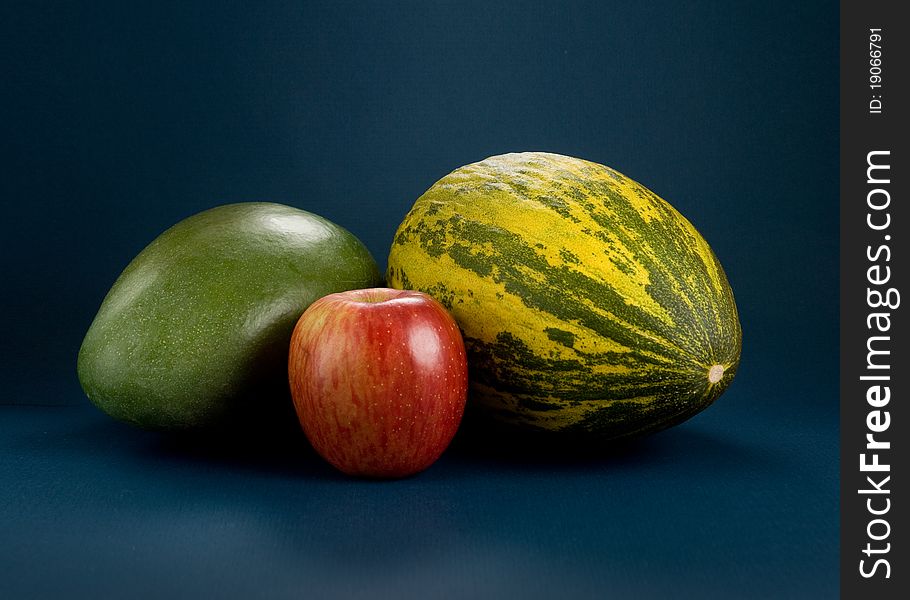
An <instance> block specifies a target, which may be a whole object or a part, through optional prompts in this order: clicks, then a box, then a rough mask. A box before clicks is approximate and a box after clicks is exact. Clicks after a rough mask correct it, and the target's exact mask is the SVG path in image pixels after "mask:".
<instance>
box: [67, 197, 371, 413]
mask: <svg viewBox="0 0 910 600" xmlns="http://www.w3.org/2000/svg"><path fill="white" fill-rule="evenodd" d="M379 282H380V276H379V272H378V269H377V266H376V263H375V262H374V260H373V258H372V257H371V256H370V253H369V251H368V250H367V249H366V248H365V247H364V245H363V244H362V243H361V242H360V241H359V240H358V239H357V238H355V237H354V236H353V235H352V234H351V233H349V232H348V231H346V230H345V229H342V228H341V227H339V226H338V225H335V224H334V223H331V222H330V221H327V220H326V219H323V218H322V217H319V216H316V215H313V214H311V213H308V212H305V211H302V210H298V209H295V208H291V207H288V206H283V205H280V204H270V203H243V204H229V205H225V206H219V207H217V208H213V209H211V210H207V211H205V212H202V213H199V214H197V215H195V216H192V217H190V218H188V219H185V220H183V221H181V222H180V223H178V224H176V225H174V226H173V227H171V228H170V229H168V230H167V231H165V232H164V233H163V234H161V235H160V236H159V237H158V238H157V239H155V240H154V241H153V242H152V243H151V244H149V245H148V246H147V247H146V248H145V249H144V250H143V251H142V252H141V253H140V254H139V255H138V256H137V257H136V258H135V259H133V261H132V262H131V263H130V264H129V265H128V266H127V267H126V269H125V270H124V271H123V273H122V274H121V275H120V277H119V278H118V279H117V281H116V282H115V283H114V286H113V287H112V288H111V290H110V292H108V294H107V297H105V299H104V302H103V303H102V304H101V308H100V309H99V310H98V314H97V315H96V316H95V320H94V321H93V322H92V324H91V327H89V330H88V333H86V335H85V340H84V341H83V342H82V347H81V348H80V350H79V358H78V373H79V381H80V383H81V384H82V389H83V390H85V393H86V395H87V396H88V397H89V399H91V401H92V402H93V403H94V404H95V405H96V406H98V408H100V409H101V410H103V411H104V412H106V413H108V414H109V415H111V416H112V417H115V418H117V419H121V420H123V421H127V422H129V423H132V424H134V425H138V426H140V427H144V428H148V429H165V430H185V429H199V428H219V427H222V426H226V425H230V424H232V423H237V422H242V423H244V424H250V423H252V422H255V421H262V420H264V421H266V422H272V421H271V420H273V419H274V418H275V417H276V416H277V415H288V417H287V418H288V419H290V420H291V422H296V421H295V417H294V412H293V405H292V403H291V401H290V396H289V391H288V383H287V356H288V346H289V343H290V337H291V332H292V330H293V328H294V324H295V323H296V322H297V319H298V318H299V317H300V315H301V314H302V313H303V311H304V310H305V309H306V308H307V307H308V306H309V305H310V304H311V303H312V302H313V301H314V300H316V299H318V298H321V297H322V296H324V295H326V294H330V293H333V292H340V291H344V290H349V289H354V288H365V287H373V286H376V285H378V284H379Z"/></svg>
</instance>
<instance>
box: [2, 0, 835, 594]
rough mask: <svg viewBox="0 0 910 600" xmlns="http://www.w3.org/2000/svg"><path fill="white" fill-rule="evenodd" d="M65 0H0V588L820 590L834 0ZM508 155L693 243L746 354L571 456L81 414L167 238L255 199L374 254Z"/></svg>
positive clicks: (826, 450)
mask: <svg viewBox="0 0 910 600" xmlns="http://www.w3.org/2000/svg"><path fill="white" fill-rule="evenodd" d="M83 4H84V5H83V6H79V5H78V3H62V2H21V3H19V2H12V3H9V2H7V3H5V4H4V6H3V8H2V9H0V34H2V35H0V61H2V63H0V64H2V67H3V84H2V88H0V99H2V100H0V101H2V104H0V110H2V116H0V127H2V129H0V139H2V145H0V152H2V153H3V154H2V163H0V168H2V178H0V185H2V194H0V198H2V202H3V209H4V211H3V212H4V217H5V218H4V223H3V225H2V237H0V268H2V280H3V287H2V296H0V297H2V309H3V313H4V319H2V321H0V322H2V324H0V327H2V331H0V352H2V362H0V370H2V371H0V374H2V378H3V379H2V381H3V382H4V384H5V391H4V392H3V394H2V396H0V404H2V405H4V406H0V596H5V597H17V596H20V595H31V594H30V593H29V592H34V594H35V595H45V594H47V595H56V594H58V593H60V592H62V591H64V590H68V589H71V590H73V591H74V592H76V593H86V594H88V593H92V592H98V591H101V592H109V593H116V594H120V595H123V594H126V593H127V592H132V591H134V588H135V587H136V586H138V587H139V589H140V590H145V591H146V592H147V593H148V594H149V595H157V594H161V593H166V592H177V593H178V595H184V596H185V595H190V594H192V593H201V592H202V591H204V590H208V591H215V592H217V594H219V595H221V596H222V597H223V596H230V595H233V594H237V595H240V596H250V595H256V594H259V593H261V594H263V595H277V596H285V595H292V594H294V593H297V592H300V591H301V590H303V591H306V590H312V591H317V592H322V593H330V592H340V593H344V594H346V595H355V596H358V595H362V596H367V597H371V596H372V595H374V594H379V595H383V594H386V593H391V592H403V593H407V592H411V593H420V592H427V593H430V592H433V593H439V594H440V595H472V596H473V595H478V594H479V595H481V596H498V595H502V594H504V593H505V592H507V591H523V592H525V593H526V594H529V595H530V596H532V597H533V596H539V597H552V596H553V595H555V594H557V593H559V592H561V591H562V590H565V591H566V592H568V593H569V594H574V595H578V596H591V597H611V596H612V597H620V598H623V597H631V596H632V595H634V596H635V597H652V596H658V597H659V596H663V595H666V594H670V593H672V594H674V595H677V596H680V597H705V596H713V595H734V596H738V597H749V596H754V597H768V596H774V597H801V598H805V597H831V596H832V595H834V594H835V593H836V590H837V564H838V562H837V554H838V547H837V545H838V531H837V519H838V516H837V512H838V503H837V487H838V474H837V471H838V464H837V461H838V458H837V456H838V452H837V435H838V433H837V429H838V422H837V418H838V410H837V406H838V404H837V402H838V401H837V397H838V396H837V383H836V376H835V374H836V372H837V339H838V338H837V320H836V319H837V309H838V307H837V293H836V289H837V288H836V286H837V274H836V269H837V242H838V237H837V234H838V231H837V216H836V215H837V207H838V204H837V198H838V187H837V180H838V170H837V169H838V166H837V162H838V132H837V118H838V103H837V98H838V75H837V73H838V46H837V35H838V5H837V3H832V2H801V3H791V2H783V1H767V0H765V1H762V2H737V3H727V2H721V1H715V2H687V3H678V2H642V3H637V2H589V3H587V2H550V3H542V2H528V3H502V2H482V3H478V2H455V3H435V2H429V3H428V2H389V3H350V2H324V3H314V2H270V3H252V2H251V3H238V2H225V3H216V2H193V3H165V2H133V3H119V2H94V3H83ZM522 150H546V151H550V152H558V153H562V154H568V155H573V156H578V157H581V158H586V159H589V160H593V161H596V162H601V163H604V164H607V165H610V166H612V167H614V168H616V169H618V170H620V171H622V172H623V173H625V174H627V175H629V176H631V177H633V178H634V179H637V180H638V181H640V182H642V183H644V184H645V185H647V186H648V187H650V188H651V189H652V190H654V191H655V192H657V193H658V194H659V195H661V196H662V197H664V198H665V199H667V200H669V201H670V202H671V203H672V204H674V205H675V206H676V207H677V208H678V209H679V210H680V211H681V212H682V213H683V214H685V215H686V216H687V217H688V218H689V219H690V220H691V221H692V222H693V223H694V224H695V225H696V227H697V228H698V229H699V230H700V231H701V232H702V233H703V235H704V236H705V238H706V239H707V240H708V241H709V242H710V243H711V245H712V247H713V248H714V250H715V252H716V254H717V255H718V257H719V258H720V260H721V262H722V263H723V264H724V266H725V268H726V270H727V274H728V276H729V279H730V281H731V284H732V286H733V289H734V292H735V294H736V297H737V301H738V305H739V308H740V311H741V318H742V325H743V330H744V347H743V358H742V366H741V368H740V372H739V374H738V375H737V380H736V382H735V383H734V384H733V386H732V387H731V389H730V390H729V391H728V392H727V393H726V394H725V395H724V396H723V397H722V398H721V399H720V400H719V401H718V402H717V403H716V404H715V405H714V406H712V407H711V408H710V409H709V410H708V411H706V412H705V413H703V414H702V415H700V416H698V417H696V418H695V419H692V420H691V421H689V422H687V423H686V424H683V425H682V426H680V427H677V428H675V429H673V430H671V431H667V432H664V433H661V434H658V435H655V436H653V437H651V438H648V439H645V440H642V441H640V442H637V443H634V444H632V445H631V446H629V447H626V448H622V449H615V450H613V451H610V452H606V453H599V454H595V455H594V456H584V457H581V456H559V457H555V458H554V457H546V456H541V455H539V454H533V453H532V455H531V456H525V455H524V454H523V453H522V452H508V451H503V450H501V449H498V448H493V447H492V445H491V444H489V443H486V444H485V443H483V442H482V441H481V442H477V441H474V440H466V439H464V437H465V436H462V439H460V440H458V442H457V443H456V445H455V446H454V447H453V448H452V449H451V451H450V452H449V453H447V454H446V456H445V457H444V458H443V459H442V460H441V461H440V463H438V464H437V465H435V466H434V467H433V468H432V469H430V470H429V471H428V472H426V473H424V474H423V475H421V476H418V477H416V478H413V479H410V480H407V481H402V482H395V483H386V484H374V483H364V482H353V481H348V480H345V479H343V478H340V477H336V476H335V475H334V474H333V473H332V472H331V471H330V470H328V469H327V468H326V467H324V466H323V465H322V464H321V463H320V462H319V461H318V460H317V459H316V458H315V457H314V456H313V455H312V454H310V453H309V451H308V450H307V449H306V447H305V445H299V444H294V443H291V444H290V445H278V446H276V447H268V448H258V449H256V450H255V451H254V450H252V449H251V448H249V447H248V446H247V445H245V444H243V443H242V442H241V443H239V445H238V448H236V449H228V448H224V447H221V448H214V449H213V448H206V447H205V446H204V445H202V446H200V445H193V444H190V445H188V444H186V443H177V442H175V441H173V440H167V439H161V438H160V437H157V436H153V435H151V434H147V433H144V432H137V431H133V430H130V429H128V428H126V427H124V426H121V425H119V424H117V423H113V422H110V421H109V420H108V419H107V418H106V417H104V416H103V415H101V414H100V413H97V412H96V411H95V410H94V409H92V408H91V407H89V406H88V402H87V400H86V399H85V398H84V396H83V395H82V393H81V390H80V389H79V386H78V382H77V381H76V378H75V355H76V351H77V349H78V346H79V343H80V342H81V338H82V335H83V334H84V332H85V330H86V329H87V327H88V325H89V323H90V322H91V319H92V317H93V315H94V312H95V310H96V309H97V307H98V305H99V303H100V301H101V299H102V297H103V296H104V294H105V293H106V291H107V289H108V287H109V286H110V284H111V283H112V282H113V280H114V279H115V278H116V276H117V275H118V274H119V272H120V270H121V269H122V268H123V267H124V266H125V265H126V264H127V262H129V260H130V259H131V258H132V257H133V256H134V255H135V254H136V253H137V252H138V251H139V250H141V249H142V248H143V247H144V246H145V245H146V244H147V243H148V242H149V241H151V240H152V239H153V238H154V237H155V236H156V235H158V234H159V233H160V232H161V231H163V230H164V229H165V228H167V227H168V226H170V225H172V224H173V223H175V222H177V221H178V220H180V219H182V218H184V217H186V216H188V215H190V214H193V213H195V212H198V211H200V210H203V209H205V208H208V207H211V206H214V205H216V204H221V203H226V202H234V201H247V200H268V201H276V202H283V203H286V204H291V205H294V206H298V207H300V208H304V209H307V210H310V211H312V212H316V213H319V214H321V215H323V216H326V217H328V218H330V219H331V220H333V221H335V222H337V223H339V224H341V225H343V226H344V227H346V228H348V229H349V230H351V231H352V232H354V233H355V234H356V235H357V236H359V237H360V238H361V239H362V240H363V241H364V242H365V243H366V244H367V246H368V247H369V248H370V250H371V251H372V252H373V254H374V256H375V257H376V259H377V261H378V262H379V263H380V266H381V267H384V265H385V259H386V255H387V252H388V246H389V244H390V242H391V237H392V234H393V232H394V230H395V228H396V227H397V225H398V223H399V221H400V220H401V218H402V217H403V215H404V213H405V212H406V211H407V210H408V208H409V207H410V205H411V204H412V203H413V201H414V199H416V198H417V196H419V195H420V194H421V193H422V192H423V191H424V190H425V189H426V188H427V187H429V186H430V185H431V184H432V183H433V182H434V181H435V180H437V179H438V178H440V177H441V176H443V175H445V174H446V173H447V172H449V171H451V170H452V169H454V168H456V167H458V166H460V165H463V164H466V163H469V162H474V161H477V160H481V159H483V158H485V157H487V156H490V155H492V154H498V153H502V152H509V151H522ZM10 593H12V595H10Z"/></svg>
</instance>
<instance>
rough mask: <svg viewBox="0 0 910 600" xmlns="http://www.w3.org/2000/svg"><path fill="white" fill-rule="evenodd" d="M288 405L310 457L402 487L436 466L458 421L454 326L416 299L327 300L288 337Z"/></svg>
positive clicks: (461, 365)
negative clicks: (399, 480) (399, 481)
mask: <svg viewBox="0 0 910 600" xmlns="http://www.w3.org/2000/svg"><path fill="white" fill-rule="evenodd" d="M288 375H289V379H290V383H291V395H292V397H293V398H294V406H295V408H296V409H297V416H298V417H299V419H300V424H301V426H302V427H303V431H304V432H305V433H306V436H307V438H309V440H310V443H311V444H312V445H313V447H314V448H315V449H316V451H317V452H318V453H319V454H320V455H321V456H322V457H323V458H325V459H326V460H327V461H328V462H330V463H331V464H332V465H334V466H335V467H337V468H338V469H339V470H341V471H343V472H344V473H347V474H349V475H357V476H364V477H378V478H391V477H406V476H408V475H412V474H414V473H418V472H420V471H422V470H424V469H426V468H427V467H429V466H430V465H431V464H433V463H434V462H435V461H436V459H437V458H439V456H440V455H441V454H442V452H443V451H444V450H445V449H446V447H447V446H448V445H449V442H450V441H451V440H452V437H453V436H454V435H455V431H456V430H457V429H458V425H459V423H460V422H461V416H462V413H463V412H464V405H465V400H466V397H467V389H468V374H467V360H466V357H465V350H464V342H463V340H462V339H461V332H460V331H459V329H458V325H456V324H455V321H454V320H453V319H452V317H451V315H449V313H448V312H447V311H446V309H445V308H444V307H443V306H442V305H441V304H439V302H437V301H436V300H434V299H433V298H432V297H430V296H428V295H426V294H423V293H421V292H413V291H406V290H393V289H386V288H376V289H366V290H352V291H349V292H342V293H338V294H330V295H328V296H325V297H324V298H321V299H319V300H317V301H316V302H314V303H313V304H312V305H310V307H309V308H308V309H307V310H306V312H304V313H303V315H302V316H301V317H300V320H299V321H298V322H297V325H296V327H295V328H294V333H293V334H292V336H291V350H290V356H289V357H288Z"/></svg>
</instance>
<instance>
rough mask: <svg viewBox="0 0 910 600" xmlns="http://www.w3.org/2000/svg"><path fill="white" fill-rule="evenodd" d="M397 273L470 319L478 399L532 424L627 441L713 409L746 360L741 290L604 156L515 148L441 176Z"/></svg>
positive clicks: (690, 233)
mask: <svg viewBox="0 0 910 600" xmlns="http://www.w3.org/2000/svg"><path fill="white" fill-rule="evenodd" d="M387 282H388V285H390V286H391V287H396V288H403V289H415V290H420V291H423V292H426V293H429V294H431V295H433V296H435V297H436V298H437V299H439V300H440V301H441V302H442V303H443V304H444V305H445V306H446V307H447V308H448V309H449V310H450V311H451V313H452V315H453V316H454V317H455V319H456V321H457V322H458V324H459V325H460V326H461V329H462V332H463V334H464V337H465V343H466V347H467V349H468V360H469V369H470V376H471V386H472V394H471V398H472V402H475V403H476V404H478V405H480V406H482V407H484V408H485V409H486V411H488V412H490V413H491V414H493V415H494V416H496V417H498V418H500V419H503V420H505V421H508V422H511V423H514V424H518V425H522V426H526V427H529V428H532V429H543V430H551V431H573V432H578V431H585V432H590V433H594V434H597V435H598V436H599V437H603V438H618V437H625V436H630V435H638V434H643V433H648V432H651V431H657V430H659V429H663V428H666V427H669V426H671V425H675V424H676V423H679V422H681V421H683V420H685V419H687V418H689V417H691V416H692V415H694V414H696V413H697V412H699V411H701V410H702V409H704V408H705V407H707V406H708V405H709V404H711V403H712V402H713V401H714V400H715V399H716V398H717V397H718V396H719V395H720V394H721V393H722V392H723V391H724V390H725V389H726V388H727V386H729V384H730V382H731V381H732V380H733V377H734V375H735V373H736V369H737V366H738V365H739V356H740V347H741V340H742V333H741V329H740V325H739V318H738V315H737V310H736V303H735V301H734V299H733V293H732V291H731V289H730V285H729V283H728V282H727V278H726V275H725V274H724V272H723V269H722V268H721V265H720V263H719V262H718V260H717V258H716V257H715V256H714V253H713V252H712V251H711V248H710V247H709V246H708V244H707V242H705V240H704V239H703V238H702V236H701V235H700V234H699V233H698V232H697V231H696V230H695V228H694V227H693V226H692V224H691V223H689V221H687V220H686V219H685V217H683V216H682V215H681V214H679V212H677V211H676V210H675V209H674V208H673V207H672V206H670V205H669V204H668V203H667V202H665V201H664V200H662V199H660V198H659V197H658V196H656V195H655V194H654V193H652V192H651V191H650V190H648V189H647V188H645V187H644V186H642V185H640V184H638V183H636V182H635V181H632V180H631V179H629V178H628V177H625V176H624V175H622V174H620V173H618V172H616V171H614V170H613V169H610V168H608V167H605V166H603V165H599V164H596V163H592V162H588V161H584V160H580V159H576V158H570V157H566V156H560V155H557V154H547V153H539V152H528V153H521V154H505V155H501V156H494V157H491V158H488V159H486V160H484V161H481V162H478V163H474V164H471V165H467V166H465V167H462V168H460V169H457V170H455V171H453V172H452V173H450V174H449V175H447V176H445V177H443V178H442V179H441V180H439V181H438V182H437V183H436V184H434V185H433V186H432V187H431V188H430V189H429V190H428V191H427V192H426V193H425V194H423V195H422V196H421V197H420V198H419V199H418V200H417V202H416V203H415V204H414V207H413V208H412V209H411V211H410V212H409V213H408V215H407V216H406V217H405V220H404V221H403V222H402V224H401V226H400V227H399V228H398V231H397V233H396V235H395V239H394V242H393V244H392V249H391V253H390V255H389V268H388V273H387Z"/></svg>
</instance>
